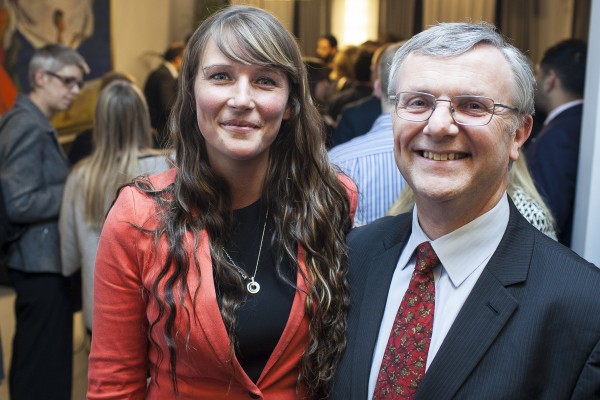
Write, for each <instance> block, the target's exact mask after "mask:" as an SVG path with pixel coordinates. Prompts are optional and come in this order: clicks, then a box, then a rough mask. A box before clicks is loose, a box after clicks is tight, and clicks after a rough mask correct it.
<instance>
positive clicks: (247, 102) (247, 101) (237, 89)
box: [228, 79, 254, 109]
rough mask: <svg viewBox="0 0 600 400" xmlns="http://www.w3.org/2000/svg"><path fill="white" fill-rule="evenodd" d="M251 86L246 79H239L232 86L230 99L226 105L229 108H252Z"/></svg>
mask: <svg viewBox="0 0 600 400" xmlns="http://www.w3.org/2000/svg"><path fill="white" fill-rule="evenodd" d="M252 92H253V91H252V85H251V84H250V82H249V81H248V80H247V79H240V80H238V81H237V82H236V83H235V84H234V85H233V86H232V93H231V97H230V98H229V101H228V104H229V106H231V107H234V108H239V109H249V108H253V107H254V100H253V95H252Z"/></svg>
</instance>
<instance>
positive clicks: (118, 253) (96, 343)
mask: <svg viewBox="0 0 600 400" xmlns="http://www.w3.org/2000/svg"><path fill="white" fill-rule="evenodd" d="M133 193H134V189H132V188H130V187H126V188H124V189H123V190H121V193H120V195H119V197H118V198H117V200H116V202H115V204H114V205H113V207H112V209H111V211H110V212H109V214H108V217H107V219H106V222H105V224H104V228H103V230H102V234H101V236H100V243H99V246H98V252H97V258H96V266H95V271H94V316H93V340H92V347H91V351H90V357H89V367H88V382H89V383H88V394H87V396H88V397H87V398H88V399H89V400H95V399H117V398H118V399H143V398H144V397H145V393H146V377H147V371H148V348H149V342H148V339H147V332H148V322H147V318H146V302H145V300H144V296H145V294H144V292H145V290H144V284H143V279H142V271H143V266H142V265H140V262H139V260H140V258H138V254H137V248H138V240H140V238H142V239H143V238H145V236H143V235H142V233H141V232H140V229H139V228H137V227H135V226H134V224H136V218H138V217H137V216H136V214H137V211H138V210H136V204H135V200H136V199H134V195H133ZM163 384H166V385H168V382H164V383H163Z"/></svg>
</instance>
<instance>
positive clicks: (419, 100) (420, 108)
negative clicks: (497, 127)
mask: <svg viewBox="0 0 600 400" xmlns="http://www.w3.org/2000/svg"><path fill="white" fill-rule="evenodd" d="M390 100H391V101H394V102H395V104H396V114H397V115H398V117H400V118H402V119H404V120H406V121H412V122H425V121H427V120H428V119H429V118H430V117H431V116H432V115H433V111H434V110H435V108H436V107H437V102H438V101H445V102H448V103H450V114H451V115H452V119H454V122H456V123H457V124H459V125H463V126H482V125H487V124H489V123H490V121H491V120H492V117H493V116H494V112H495V111H496V107H500V108H507V109H509V110H511V111H519V110H518V109H517V108H516V107H511V106H507V105H504V104H499V103H494V100H492V99H490V98H489V97H484V96H454V97H452V98H451V99H450V100H446V99H436V98H435V96H434V95H432V94H430V93H421V92H400V93H398V94H396V95H395V96H390Z"/></svg>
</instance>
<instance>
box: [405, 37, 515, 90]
mask: <svg viewBox="0 0 600 400" xmlns="http://www.w3.org/2000/svg"><path fill="white" fill-rule="evenodd" d="M453 78H455V79H456V78H460V79H461V80H463V79H472V80H485V81H497V80H498V78H501V79H502V80H507V81H510V80H512V73H511V69H510V66H509V64H508V61H507V60H506V59H505V58H504V55H503V54H502V52H501V51H500V50H499V49H497V48H496V47H494V46H490V45H477V46H475V47H473V48H472V49H470V50H469V51H466V52H464V53H462V54H459V55H456V56H450V57H442V56H436V55H429V54H421V53H418V52H412V53H410V54H409V55H407V57H406V58H405V60H404V62H403V63H402V64H401V65H400V70H399V74H398V82H397V83H398V85H397V88H399V87H400V86H401V87H402V89H403V90H404V89H405V86H411V84H412V83H413V82H415V81H416V80H419V79H423V80H429V81H430V83H434V82H435V83H439V84H443V83H446V84H451V82H450V81H449V80H451V79H453Z"/></svg>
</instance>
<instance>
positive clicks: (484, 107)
mask: <svg viewBox="0 0 600 400" xmlns="http://www.w3.org/2000/svg"><path fill="white" fill-rule="evenodd" d="M452 108H453V109H454V114H453V116H454V120H455V121H456V123H458V124H461V125H486V124H488V123H489V122H490V120H491V119H492V115H493V114H494V100H492V99H490V98H489V97H481V96H455V97H453V98H452Z"/></svg>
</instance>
